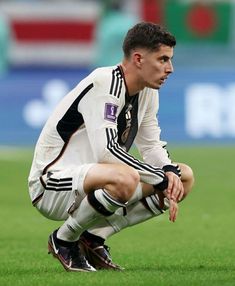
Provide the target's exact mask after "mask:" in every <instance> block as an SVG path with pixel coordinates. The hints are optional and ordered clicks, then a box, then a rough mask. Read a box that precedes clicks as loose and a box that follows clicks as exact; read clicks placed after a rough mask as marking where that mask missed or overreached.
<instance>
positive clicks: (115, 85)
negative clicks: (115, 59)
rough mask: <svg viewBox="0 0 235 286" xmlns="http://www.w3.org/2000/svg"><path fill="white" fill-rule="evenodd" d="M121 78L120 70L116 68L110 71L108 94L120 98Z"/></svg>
mask: <svg viewBox="0 0 235 286" xmlns="http://www.w3.org/2000/svg"><path fill="white" fill-rule="evenodd" d="M122 84H123V78H122V74H121V71H120V68H119V67H117V68H116V69H114V70H113V71H112V81H111V86H110V91H109V93H110V94H111V95H113V96H115V97H117V98H119V97H120V94H121V90H122Z"/></svg>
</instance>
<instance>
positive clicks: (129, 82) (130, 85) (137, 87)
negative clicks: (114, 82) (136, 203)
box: [120, 60, 144, 96]
mask: <svg viewBox="0 0 235 286" xmlns="http://www.w3.org/2000/svg"><path fill="white" fill-rule="evenodd" d="M120 66H121V68H122V71H123V74H124V79H125V83H126V88H127V90H128V94H129V96H134V95H136V94H137V93H139V92H140V91H141V90H142V89H143V88H144V86H142V85H141V82H140V81H139V79H138V75H137V74H136V71H135V69H134V68H133V67H132V65H131V63H129V62H126V61H125V60H124V61H123V62H122V63H121V64H120Z"/></svg>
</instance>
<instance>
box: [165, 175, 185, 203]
mask: <svg viewBox="0 0 235 286" xmlns="http://www.w3.org/2000/svg"><path fill="white" fill-rule="evenodd" d="M166 176H167V178H168V187H167V189H166V190H165V195H166V197H167V198H168V199H169V201H170V200H173V201H175V202H179V201H181V200H182V198H183V196H184V186H183V184H182V182H181V180H180V178H179V177H178V176H177V175H176V174H175V173H173V172H166Z"/></svg>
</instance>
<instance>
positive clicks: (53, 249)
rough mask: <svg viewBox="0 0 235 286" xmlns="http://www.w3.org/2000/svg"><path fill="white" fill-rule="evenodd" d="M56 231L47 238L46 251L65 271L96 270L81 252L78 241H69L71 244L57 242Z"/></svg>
mask: <svg viewBox="0 0 235 286" xmlns="http://www.w3.org/2000/svg"><path fill="white" fill-rule="evenodd" d="M56 233H57V231H54V232H53V233H52V234H51V235H50V236H49V240H48V251H49V252H48V253H49V254H50V253H51V254H52V255H53V256H54V257H55V258H57V259H58V260H59V261H60V263H61V264H62V265H63V267H64V269H65V270H66V271H80V272H89V271H96V269H95V268H94V267H93V266H91V265H90V264H89V263H88V261H87V260H86V258H85V256H84V255H83V254H81V252H80V249H79V245H78V242H72V243H69V244H70V245H71V246H63V245H61V244H59V243H58V239H57V237H56Z"/></svg>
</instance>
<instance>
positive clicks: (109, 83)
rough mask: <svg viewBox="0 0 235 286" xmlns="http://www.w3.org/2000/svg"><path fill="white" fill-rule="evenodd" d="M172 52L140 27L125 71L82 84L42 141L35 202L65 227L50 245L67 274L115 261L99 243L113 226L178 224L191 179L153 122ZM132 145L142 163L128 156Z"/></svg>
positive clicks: (157, 29) (131, 38)
mask: <svg viewBox="0 0 235 286" xmlns="http://www.w3.org/2000/svg"><path fill="white" fill-rule="evenodd" d="M175 44H176V41H175V38H174V37H173V36H172V35H171V34H170V33H169V32H168V31H166V30H165V29H164V28H163V27H161V26H159V25H157V24H153V23H148V22H141V23H138V24H136V25H135V26H134V27H133V28H131V29H130V30H129V31H128V33H127V35H126V37H125V39H124V43H123V51H124V59H123V61H122V63H121V64H119V65H117V66H112V67H102V68H98V69H96V70H94V71H93V72H92V73H91V74H90V75H88V76H87V77H86V78H85V79H83V80H82V81H81V82H80V83H79V84H78V85H77V86H76V87H75V88H74V89H73V90H72V91H71V92H69V93H68V94H67V95H66V96H65V97H64V98H63V99H62V101H61V102H60V103H59V104H58V106H57V107H56V108H55V110H54V112H53V113H52V114H51V116H50V117H49V119H48V121H47V122H46V124H45V126H44V128H43V130H42V132H41V134H40V136H39V139H38V141H37V144H36V147H35V152H34V158H33V162H32V166H31V171H30V174H29V193H30V197H31V199H32V203H33V205H34V206H35V207H36V208H37V210H38V211H39V212H40V213H41V214H42V215H44V216H45V217H47V218H48V219H51V220H61V221H63V222H62V224H61V226H60V227H59V228H58V229H56V230H54V231H53V232H52V234H51V235H50V236H49V240H48V248H49V252H50V253H52V254H53V256H54V257H56V258H57V259H58V260H59V261H60V263H61V264H62V265H63V266H64V268H65V269H66V270H67V271H96V269H95V267H97V268H101V267H103V266H102V265H100V264H99V263H98V265H94V266H95V267H94V266H93V265H91V263H89V261H88V259H89V254H90V253H91V252H89V251H90V250H92V251H93V253H95V254H97V253H98V249H100V250H101V256H100V255H99V257H98V258H101V260H102V259H104V260H105V262H107V261H108V259H109V260H111V257H109V256H107V255H108V252H107V250H106V248H105V246H104V245H103V243H102V242H104V239H105V238H106V237H108V236H109V235H111V234H112V233H111V232H112V231H110V229H109V231H107V233H106V231H105V230H106V223H107V220H108V219H109V218H110V220H112V219H113V221H114V223H113V224H112V225H113V226H116V229H115V230H119V229H122V228H124V227H125V226H127V225H128V224H129V225H131V224H132V222H133V221H136V223H138V222H141V221H143V220H145V219H147V218H148V217H149V216H150V211H151V213H152V212H153V213H154V214H157V213H158V212H163V211H164V208H166V207H168V205H169V218H170V220H171V221H175V219H176V217H177V211H178V202H179V201H181V200H182V199H183V197H184V196H185V195H186V194H187V193H188V192H189V191H190V189H191V185H192V182H193V175H192V171H191V169H190V167H188V166H186V165H184V164H175V163H173V162H172V161H171V159H170V158H169V157H168V153H167V150H166V148H165V144H164V143H163V142H162V141H161V140H160V127H159V126H158V122H157V118H156V114H157V111H158V89H159V88H160V87H161V86H162V85H163V84H164V82H165V81H166V79H167V77H168V76H169V75H170V74H171V73H172V72H173V66H172V62H171V60H172V57H173V49H174V46H175ZM133 143H135V144H136V146H137V148H138V150H139V151H140V154H141V155H142V158H143V160H142V161H141V160H138V159H136V158H134V157H133V156H132V155H130V154H129V153H128V151H129V149H130V147H131V146H132V145H133ZM166 200H167V201H166ZM142 202H143V203H144V204H142ZM165 202H166V204H167V206H165ZM163 203H164V204H163ZM144 205H145V206H146V207H147V208H146V209H145V208H144V207H143V206H144ZM123 210H124V211H123ZM125 210H127V212H128V214H127V216H123V214H125ZM115 217H116V218H117V219H115ZM104 218H106V219H104ZM115 221H116V222H115ZM125 221H128V223H127V224H125ZM131 221H132V222H131ZM99 226H101V227H100V228H99ZM97 229H98V230H100V233H99V231H97ZM86 230H89V231H88V232H86ZM79 239H80V241H79ZM97 241H98V243H97ZM81 242H83V243H81ZM88 243H90V244H89V245H88ZM94 245H96V246H95V247H94ZM85 246H89V249H88V248H87V247H85ZM88 252H89V253H88ZM85 254H86V255H87V256H85ZM98 254H100V252H99V253H98ZM90 262H92V263H93V261H92V260H90ZM107 265H108V266H110V265H112V261H108V263H105V265H104V267H106V266H107ZM113 265H114V267H111V268H112V269H121V267H119V266H118V265H116V264H114V263H113ZM113 265H112V266H113ZM109 268H110V267H109Z"/></svg>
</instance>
